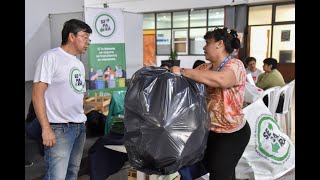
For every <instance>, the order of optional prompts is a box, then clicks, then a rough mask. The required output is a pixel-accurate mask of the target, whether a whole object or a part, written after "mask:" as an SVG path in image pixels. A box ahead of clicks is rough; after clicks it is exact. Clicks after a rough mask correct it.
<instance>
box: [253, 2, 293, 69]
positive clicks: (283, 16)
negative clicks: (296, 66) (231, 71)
mask: <svg viewBox="0 0 320 180" xmlns="http://www.w3.org/2000/svg"><path fill="white" fill-rule="evenodd" d="M294 21H295V4H294V3H277V4H271V5H257V6H251V7H249V19H248V24H249V28H248V30H249V32H248V35H249V43H248V47H249V54H248V56H253V57H255V58H256V59H257V67H258V68H261V67H262V65H263V60H264V59H265V58H268V57H272V58H275V59H277V60H278V62H279V63H280V64H286V63H295V22H294ZM283 67H284V66H283Z"/></svg>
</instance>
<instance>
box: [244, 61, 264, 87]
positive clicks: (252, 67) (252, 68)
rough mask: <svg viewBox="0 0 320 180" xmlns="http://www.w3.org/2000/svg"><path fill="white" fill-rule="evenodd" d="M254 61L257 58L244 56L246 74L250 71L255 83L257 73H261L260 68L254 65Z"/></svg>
mask: <svg viewBox="0 0 320 180" xmlns="http://www.w3.org/2000/svg"><path fill="white" fill-rule="evenodd" d="M256 62H257V60H256V58H254V57H247V58H246V64H247V66H248V67H247V68H246V72H247V74H249V73H251V75H252V78H253V80H254V82H255V83H257V80H258V77H259V75H260V74H262V73H263V72H262V71H261V70H260V69H258V68H257V67H256Z"/></svg>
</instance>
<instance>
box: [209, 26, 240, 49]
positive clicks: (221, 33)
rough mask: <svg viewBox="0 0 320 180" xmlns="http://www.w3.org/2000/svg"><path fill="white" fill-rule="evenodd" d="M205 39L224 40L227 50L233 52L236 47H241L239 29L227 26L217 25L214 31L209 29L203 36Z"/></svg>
mask: <svg viewBox="0 0 320 180" xmlns="http://www.w3.org/2000/svg"><path fill="white" fill-rule="evenodd" d="M203 38H204V39H205V40H207V39H211V38H213V39H214V40H215V41H216V42H217V41H220V40H222V41H223V43H224V46H225V48H226V51H227V52H228V53H229V54H231V53H232V52H233V51H234V49H239V48H240V40H239V38H238V34H237V31H236V30H234V29H231V30H230V29H228V28H227V27H224V28H222V29H221V28H219V27H216V28H215V29H214V30H213V31H208V32H207V33H206V35H204V37H203Z"/></svg>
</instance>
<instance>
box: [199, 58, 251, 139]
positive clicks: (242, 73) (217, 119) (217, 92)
mask: <svg viewBox="0 0 320 180" xmlns="http://www.w3.org/2000/svg"><path fill="white" fill-rule="evenodd" d="M211 65H212V64H211V63H206V64H202V65H200V66H199V67H197V69H199V70H210V67H211ZM222 68H229V69H231V70H232V71H233V72H234V74H235V76H236V79H237V83H236V85H235V86H233V87H232V88H227V89H223V88H215V87H208V86H207V107H208V111H209V114H210V120H211V125H210V130H211V131H214V132H217V133H232V132H235V131H237V130H239V129H241V128H242V127H243V126H244V125H245V123H246V120H245V118H244V114H243V112H242V105H243V100H244V90H245V84H246V70H245V67H244V65H243V63H242V61H240V60H239V59H230V60H229V61H228V62H227V63H226V64H225V65H224V66H223V67H222Z"/></svg>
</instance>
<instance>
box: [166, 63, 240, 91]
mask: <svg viewBox="0 0 320 180" xmlns="http://www.w3.org/2000/svg"><path fill="white" fill-rule="evenodd" d="M171 72H172V73H174V74H177V75H181V74H182V75H183V76H185V77H188V78H190V79H192V80H195V81H197V82H199V83H203V84H205V85H207V86H209V87H221V88H230V87H232V86H234V85H236V82H237V81H236V76H235V74H234V72H233V71H232V70H231V69H229V68H223V69H221V70H220V71H219V72H217V71H210V70H198V69H184V68H180V67H178V66H173V67H172V68H171Z"/></svg>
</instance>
